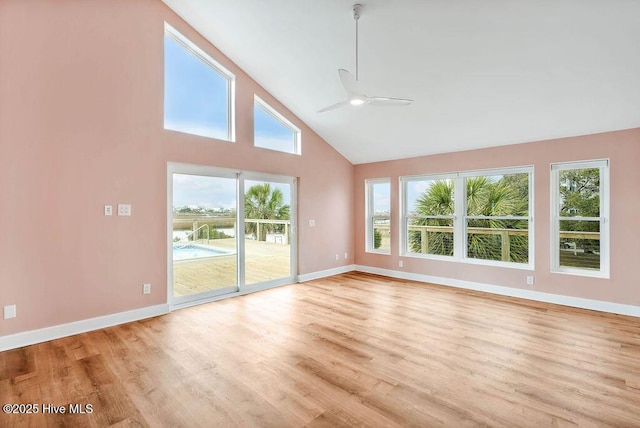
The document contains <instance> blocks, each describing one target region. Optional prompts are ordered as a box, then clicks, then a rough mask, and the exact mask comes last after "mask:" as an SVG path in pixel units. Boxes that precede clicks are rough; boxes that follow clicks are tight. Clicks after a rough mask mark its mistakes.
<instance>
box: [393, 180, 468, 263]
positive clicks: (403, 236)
mask: <svg viewBox="0 0 640 428" xmlns="http://www.w3.org/2000/svg"><path fill="white" fill-rule="evenodd" d="M457 177H458V174H457V173H453V174H429V175H411V176H403V177H400V213H401V215H402V222H401V224H400V248H401V255H402V256H406V257H416V258H424V259H434V260H448V261H453V260H457V259H459V258H460V254H461V253H459V249H458V247H457V246H456V243H457V242H456V239H455V236H456V226H457V224H456V215H457V213H458V212H459V207H458V199H459V197H458V195H459V193H458V191H459V189H458V181H457ZM436 180H453V181H454V191H453V195H454V196H453V198H454V199H453V200H454V204H455V205H454V213H453V215H451V216H415V215H410V214H409V213H408V210H407V208H408V207H407V206H406V204H407V184H408V183H409V182H412V181H436ZM412 218H446V219H453V236H454V239H453V256H443V255H440V254H422V253H413V252H410V251H409V240H408V239H407V237H408V232H409V221H410V220H411V219H412Z"/></svg>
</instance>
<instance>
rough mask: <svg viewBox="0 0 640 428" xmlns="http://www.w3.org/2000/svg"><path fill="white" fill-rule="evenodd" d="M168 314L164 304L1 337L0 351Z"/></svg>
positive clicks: (167, 307) (166, 306)
mask: <svg viewBox="0 0 640 428" xmlns="http://www.w3.org/2000/svg"><path fill="white" fill-rule="evenodd" d="M167 313H169V305H167V304H162V305H155V306H147V307H145V308H140V309H134V310H131V311H126V312H118V313H115V314H111V315H104V316H101V317H95V318H89V319H86V320H82V321H74V322H70V323H67V324H60V325H55V326H52V327H45V328H41V329H38V330H31V331H25V332H23V333H16V334H12V335H9V336H4V337H0V351H6V350H9V349H15V348H21V347H23V346H27V345H33V344H35V343H41V342H47V341H49V340H53V339H59V338H61V337H67V336H73V335H75V334H80V333H85V332H87V331H92V330H99V329H101V328H105V327H111V326H114V325H118V324H124V323H127V322H132V321H138V320H142V319H145V318H151V317H156V316H158V315H164V314H167Z"/></svg>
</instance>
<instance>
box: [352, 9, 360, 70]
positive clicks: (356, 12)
mask: <svg viewBox="0 0 640 428" xmlns="http://www.w3.org/2000/svg"><path fill="white" fill-rule="evenodd" d="M361 10H362V5H361V4H359V3H356V4H354V5H353V19H354V20H355V21H356V82H357V81H358V20H359V19H360V11H361Z"/></svg>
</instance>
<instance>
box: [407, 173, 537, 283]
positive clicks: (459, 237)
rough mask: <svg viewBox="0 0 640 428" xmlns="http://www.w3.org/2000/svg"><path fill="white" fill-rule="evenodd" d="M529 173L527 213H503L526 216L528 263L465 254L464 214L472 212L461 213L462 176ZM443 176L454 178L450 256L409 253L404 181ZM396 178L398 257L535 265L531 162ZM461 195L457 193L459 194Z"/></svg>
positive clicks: (463, 196)
mask: <svg viewBox="0 0 640 428" xmlns="http://www.w3.org/2000/svg"><path fill="white" fill-rule="evenodd" d="M522 173H527V174H529V216H527V217H525V216H522V217H519V216H518V217H516V216H514V217H505V218H510V219H514V220H516V219H519V218H522V219H528V220H529V228H528V236H529V255H528V263H514V262H505V261H499V260H483V259H474V258H469V257H467V226H466V224H467V222H466V220H467V218H474V217H476V216H469V217H467V216H466V215H465V214H464V213H466V212H467V211H466V208H467V207H466V203H467V202H466V201H467V197H466V186H465V181H464V179H465V178H467V177H477V176H483V175H485V176H489V175H508V174H522ZM443 179H452V180H454V186H455V187H454V195H456V196H455V199H454V203H455V209H454V215H453V219H454V220H453V229H454V232H453V236H454V240H453V245H454V249H453V256H442V255H437V254H417V253H411V252H409V251H408V247H407V244H408V243H407V218H409V217H411V216H409V215H408V214H407V212H406V207H405V205H406V200H407V199H406V198H407V194H406V189H407V186H406V183H407V182H409V181H415V180H443ZM399 181H400V218H401V221H400V228H399V232H400V233H399V235H400V255H401V256H402V257H413V258H419V259H431V260H440V261H449V262H457V263H468V264H474V265H483V266H496V267H505V268H512V269H523V270H528V271H532V270H534V267H535V260H534V255H535V239H534V236H535V226H534V217H533V213H534V206H535V205H534V189H533V185H534V168H533V166H531V165H528V166H516V167H506V168H491V169H482V170H470V171H460V172H454V173H446V174H424V175H410V176H402V177H400V179H399ZM460 195H461V196H460Z"/></svg>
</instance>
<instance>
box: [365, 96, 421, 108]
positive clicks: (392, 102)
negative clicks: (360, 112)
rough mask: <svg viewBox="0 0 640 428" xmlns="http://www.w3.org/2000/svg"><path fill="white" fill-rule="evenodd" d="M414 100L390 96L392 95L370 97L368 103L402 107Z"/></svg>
mask: <svg viewBox="0 0 640 428" xmlns="http://www.w3.org/2000/svg"><path fill="white" fill-rule="evenodd" d="M412 102H413V100H409V99H406V98H390V97H369V99H368V104H371V105H374V106H381V107H402V106H408V105H409V104H411V103H412Z"/></svg>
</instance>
